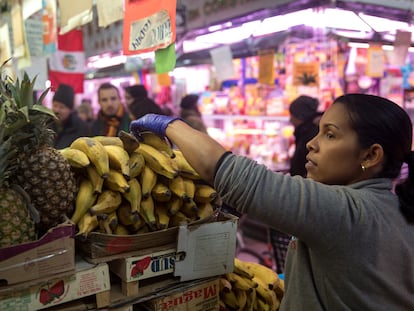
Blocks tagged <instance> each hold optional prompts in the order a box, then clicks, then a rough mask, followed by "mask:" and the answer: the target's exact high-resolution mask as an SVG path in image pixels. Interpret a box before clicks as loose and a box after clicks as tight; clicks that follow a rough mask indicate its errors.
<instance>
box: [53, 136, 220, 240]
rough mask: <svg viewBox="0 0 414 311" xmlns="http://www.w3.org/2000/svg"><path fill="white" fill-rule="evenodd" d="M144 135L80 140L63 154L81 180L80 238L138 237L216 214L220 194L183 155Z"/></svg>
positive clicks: (76, 215)
mask: <svg viewBox="0 0 414 311" xmlns="http://www.w3.org/2000/svg"><path fill="white" fill-rule="evenodd" d="M141 134H142V135H141V137H140V138H139V139H137V138H135V137H134V136H133V135H132V134H130V133H126V132H123V131H121V132H120V133H119V137H106V136H95V137H80V138H78V139H76V140H75V141H74V142H73V143H72V145H71V146H70V147H68V148H65V149H62V150H60V151H61V153H62V154H63V155H64V156H65V157H66V158H67V159H68V162H69V163H70V164H71V166H72V167H73V169H74V172H75V173H76V176H78V193H77V198H76V206H75V211H74V213H73V215H72V218H71V220H72V221H73V222H74V223H75V224H77V226H78V234H81V235H83V236H87V235H88V234H89V233H90V232H92V231H97V232H103V233H107V234H122V235H126V234H137V233H143V232H150V231H155V230H163V229H166V228H169V227H174V226H179V225H181V224H188V223H191V222H193V221H196V220H200V219H208V218H209V217H211V216H212V215H214V214H215V212H216V210H217V207H218V204H217V197H218V195H217V192H216V191H215V189H214V188H213V187H211V186H210V185H207V184H206V183H204V182H203V181H202V180H201V179H200V177H199V176H198V174H197V173H196V172H195V170H194V169H193V168H192V167H191V166H190V164H189V163H188V162H187V161H186V160H185V158H184V156H183V154H182V152H181V151H179V150H176V149H172V148H171V145H170V144H169V143H168V142H167V141H166V140H165V139H161V138H160V137H158V136H157V135H155V134H153V133H151V132H143V133H141Z"/></svg>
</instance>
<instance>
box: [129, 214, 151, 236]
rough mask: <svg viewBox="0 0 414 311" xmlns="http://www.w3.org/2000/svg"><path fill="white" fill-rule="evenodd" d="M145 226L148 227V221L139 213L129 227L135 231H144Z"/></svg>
mask: <svg viewBox="0 0 414 311" xmlns="http://www.w3.org/2000/svg"><path fill="white" fill-rule="evenodd" d="M144 227H145V228H148V226H147V223H146V222H145V220H144V219H143V218H142V216H141V215H138V217H136V218H135V217H134V219H133V222H132V224H131V225H130V226H129V227H128V228H129V229H130V231H132V232H134V233H138V232H140V233H143V232H142V230H143V228H144Z"/></svg>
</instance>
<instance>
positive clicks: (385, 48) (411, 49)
mask: <svg viewBox="0 0 414 311" xmlns="http://www.w3.org/2000/svg"><path fill="white" fill-rule="evenodd" d="M348 46H349V47H350V48H358V49H368V48H369V43H360V42H349V43H348ZM381 48H382V50H383V51H393V50H394V46H393V45H389V44H383V45H382V46H381ZM408 51H409V52H414V47H409V48H408Z"/></svg>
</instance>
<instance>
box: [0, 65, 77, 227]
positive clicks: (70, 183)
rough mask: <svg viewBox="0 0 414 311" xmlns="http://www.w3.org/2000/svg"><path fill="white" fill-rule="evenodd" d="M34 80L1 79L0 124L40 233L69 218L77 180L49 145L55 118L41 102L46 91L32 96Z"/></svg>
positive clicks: (16, 175)
mask: <svg viewBox="0 0 414 311" xmlns="http://www.w3.org/2000/svg"><path fill="white" fill-rule="evenodd" d="M34 83H35V79H33V80H30V79H29V77H28V75H27V74H26V73H24V75H23V78H22V80H21V81H19V79H16V82H15V83H13V81H12V79H10V78H9V77H6V78H5V79H1V80H0V105H2V107H1V110H2V112H4V113H3V117H2V116H1V115H0V125H1V126H4V127H5V128H6V134H8V135H9V136H10V137H11V139H12V144H13V146H16V147H17V156H16V165H17V167H16V172H15V174H14V179H13V180H14V182H15V183H16V184H18V185H20V186H21V187H22V188H23V189H24V191H25V192H26V193H27V194H28V195H29V197H30V200H31V202H32V204H33V207H34V208H35V209H36V210H38V211H39V213H40V222H39V223H38V224H37V230H38V233H39V234H44V233H45V232H46V231H47V230H48V229H50V228H52V227H54V226H56V225H57V224H60V223H62V222H63V221H64V220H65V219H67V218H70V217H71V215H72V213H73V208H74V201H75V196H76V190H77V189H76V188H77V186H76V180H75V177H74V174H73V172H72V171H71V167H70V165H69V163H68V162H67V160H66V159H65V158H64V157H63V156H62V155H61V154H60V152H59V151H58V150H56V149H55V148H53V147H52V144H53V139H54V135H55V133H54V132H53V131H52V130H51V129H50V128H49V125H50V122H51V121H52V120H53V119H55V118H56V116H55V115H54V113H53V112H52V111H51V110H50V109H49V108H47V107H44V106H43V105H42V101H43V99H44V97H45V96H46V94H47V92H48V90H46V91H44V92H43V94H42V95H41V96H40V98H39V100H38V101H37V102H35V101H34V98H33V86H34Z"/></svg>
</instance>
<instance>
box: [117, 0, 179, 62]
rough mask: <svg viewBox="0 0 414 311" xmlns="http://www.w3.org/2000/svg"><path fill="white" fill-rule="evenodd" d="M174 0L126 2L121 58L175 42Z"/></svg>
mask: <svg viewBox="0 0 414 311" xmlns="http://www.w3.org/2000/svg"><path fill="white" fill-rule="evenodd" d="M176 6H177V2H176V0H140V1H137V0H126V1H125V16H124V38H123V39H124V42H123V52H124V54H125V55H132V54H139V53H145V52H151V51H155V50H158V49H163V48H166V47H168V46H169V45H170V44H172V43H173V42H175V38H176V29H175V16H176V12H175V10H176Z"/></svg>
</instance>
